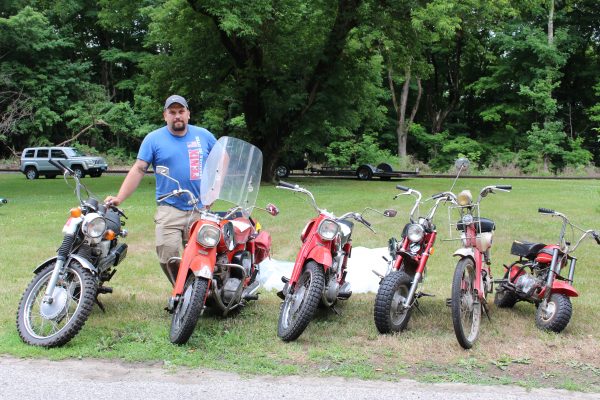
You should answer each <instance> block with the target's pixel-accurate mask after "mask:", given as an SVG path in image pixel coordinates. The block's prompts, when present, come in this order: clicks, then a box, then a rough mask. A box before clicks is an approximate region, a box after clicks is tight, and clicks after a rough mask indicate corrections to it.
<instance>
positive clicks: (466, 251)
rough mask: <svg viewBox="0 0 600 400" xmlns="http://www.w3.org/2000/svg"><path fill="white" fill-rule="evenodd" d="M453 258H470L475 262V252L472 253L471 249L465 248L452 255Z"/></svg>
mask: <svg viewBox="0 0 600 400" xmlns="http://www.w3.org/2000/svg"><path fill="white" fill-rule="evenodd" d="M452 255H453V256H454V257H460V258H464V257H470V258H472V259H473V261H475V252H474V251H473V249H470V248H467V247H463V248H460V249H457V250H456V251H455V252H454V254H452Z"/></svg>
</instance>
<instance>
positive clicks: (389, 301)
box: [373, 185, 446, 333]
mask: <svg viewBox="0 0 600 400" xmlns="http://www.w3.org/2000/svg"><path fill="white" fill-rule="evenodd" d="M396 189H398V190H402V191H403V192H404V193H400V194H397V195H396V196H394V199H396V198H398V197H399V196H402V195H412V196H414V197H415V205H414V206H413V208H412V210H411V212H410V217H409V218H410V222H409V223H408V224H406V225H405V226H404V229H403V230H402V240H401V241H400V242H399V241H398V240H396V238H391V239H390V240H389V242H388V250H389V253H390V256H391V260H389V261H388V270H387V273H386V275H385V276H383V275H379V274H378V273H377V272H375V271H373V272H375V273H376V274H377V275H379V277H380V278H381V281H380V282H379V290H378V291H377V295H376V296H375V308H374V318H375V326H376V327H377V330H378V331H379V333H390V332H400V331H403V330H404V329H405V328H406V326H407V325H408V321H409V320H410V316H411V312H412V309H413V307H417V308H418V307H419V303H418V299H419V298H421V297H423V296H431V295H428V294H426V293H424V292H422V291H420V290H419V286H420V285H421V284H422V283H423V280H424V277H425V273H426V269H427V260H428V259H429V256H430V255H431V254H433V245H434V243H435V239H436V237H437V231H436V228H435V225H434V224H433V216H434V215H435V212H436V210H437V208H438V205H439V204H440V202H441V201H445V200H446V196H444V195H443V194H438V195H435V196H433V197H431V198H430V199H429V200H435V204H434V205H433V206H432V207H431V209H430V210H429V212H428V213H427V215H425V216H424V217H418V218H417V219H415V215H416V214H415V213H416V212H417V211H418V209H419V204H420V202H421V193H420V192H419V191H417V190H414V189H411V188H408V187H405V186H400V185H398V186H396Z"/></svg>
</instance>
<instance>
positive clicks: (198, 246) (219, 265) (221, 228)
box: [156, 137, 279, 344]
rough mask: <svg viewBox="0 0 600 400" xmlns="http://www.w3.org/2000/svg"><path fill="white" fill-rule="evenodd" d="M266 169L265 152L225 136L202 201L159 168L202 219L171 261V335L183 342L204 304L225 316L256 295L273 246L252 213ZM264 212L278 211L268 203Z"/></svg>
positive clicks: (209, 165) (214, 153)
mask: <svg viewBox="0 0 600 400" xmlns="http://www.w3.org/2000/svg"><path fill="white" fill-rule="evenodd" d="M261 172H262V153H261V152H260V150H259V149H258V148H256V147H255V146H253V145H251V144H249V143H246V142H244V141H243V140H239V139H235V138H231V137H221V138H220V139H219V140H218V141H217V143H216V144H215V146H214V147H213V149H212V150H211V152H210V155H209V156H208V158H207V161H206V165H205V167H204V171H203V175H202V180H201V191H200V192H201V193H202V195H201V197H202V203H203V204H205V205H209V207H203V208H199V201H198V199H197V198H196V197H195V196H194V195H193V194H192V193H191V192H190V191H188V190H184V189H181V187H180V186H179V182H178V181H177V180H175V179H173V178H171V177H169V171H168V168H165V167H161V166H157V167H156V173H157V174H161V175H163V176H165V177H167V178H169V179H171V180H172V181H173V182H174V183H175V184H176V185H177V188H176V189H174V190H173V191H172V192H171V193H168V194H166V195H164V196H162V197H161V198H159V201H163V200H164V199H166V198H168V197H171V196H180V195H183V194H185V195H187V196H188V197H189V198H190V204H191V205H192V206H193V207H194V210H195V211H196V212H197V216H198V219H197V220H196V221H195V222H193V223H192V225H191V227H190V234H189V237H190V240H189V241H188V243H187V244H186V246H185V249H184V251H183V257H182V258H181V259H179V258H173V259H171V260H169V265H176V268H177V277H176V279H175V284H174V287H173V292H172V294H171V298H170V300H169V303H168V306H167V311H169V312H170V313H172V314H173V318H172V322H171V331H170V339H171V342H172V343H175V344H184V343H186V342H187V341H188V339H189V338H190V336H191V335H192V333H193V331H194V328H195V327H196V323H197V321H198V318H199V317H200V316H201V315H202V313H203V312H204V309H205V307H211V308H213V309H215V310H216V311H217V312H219V313H221V314H222V315H223V316H226V315H228V314H230V313H232V312H234V311H237V310H239V309H240V308H241V307H242V306H244V305H245V304H246V303H247V302H248V301H250V300H258V295H257V291H258V288H259V282H258V280H257V279H256V277H257V274H258V270H259V267H258V264H259V263H260V262H261V261H263V260H264V259H265V258H267V257H268V256H269V254H270V251H271V236H270V235H269V234H268V233H267V232H266V231H264V230H262V229H261V228H260V224H258V222H255V221H254V220H253V219H252V218H251V217H250V213H251V211H252V209H254V208H255V206H254V204H255V202H256V197H257V196H258V189H259V186H260V177H261ZM216 200H223V201H225V202H228V203H231V204H234V206H233V207H232V208H230V209H229V210H228V211H226V212H214V211H211V210H210V205H212V204H213V203H214V202H215V201H216ZM266 211H267V212H269V213H270V214H271V215H273V216H274V215H277V214H278V212H279V211H278V210H277V207H275V206H274V205H272V204H269V205H268V206H267V208H266Z"/></svg>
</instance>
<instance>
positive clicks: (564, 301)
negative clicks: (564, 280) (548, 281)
mask: <svg viewBox="0 0 600 400" xmlns="http://www.w3.org/2000/svg"><path fill="white" fill-rule="evenodd" d="M572 314H573V305H572V304H571V299H570V298H569V296H566V295H564V294H560V293H552V295H551V296H550V298H549V299H548V304H546V307H543V306H542V304H540V305H539V306H538V308H537V310H536V312H535V324H536V325H537V327H538V328H539V329H541V330H543V331H552V332H556V333H560V332H562V330H563V329H565V328H566V327H567V325H568V324H569V321H570V320H571V315H572Z"/></svg>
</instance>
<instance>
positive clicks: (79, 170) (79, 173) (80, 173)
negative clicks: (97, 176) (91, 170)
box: [71, 166, 85, 178]
mask: <svg viewBox="0 0 600 400" xmlns="http://www.w3.org/2000/svg"><path fill="white" fill-rule="evenodd" d="M71 169H72V170H73V172H74V173H75V176H77V177H78V178H83V177H84V176H85V172H83V168H81V167H79V166H77V167H72V168H71Z"/></svg>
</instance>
